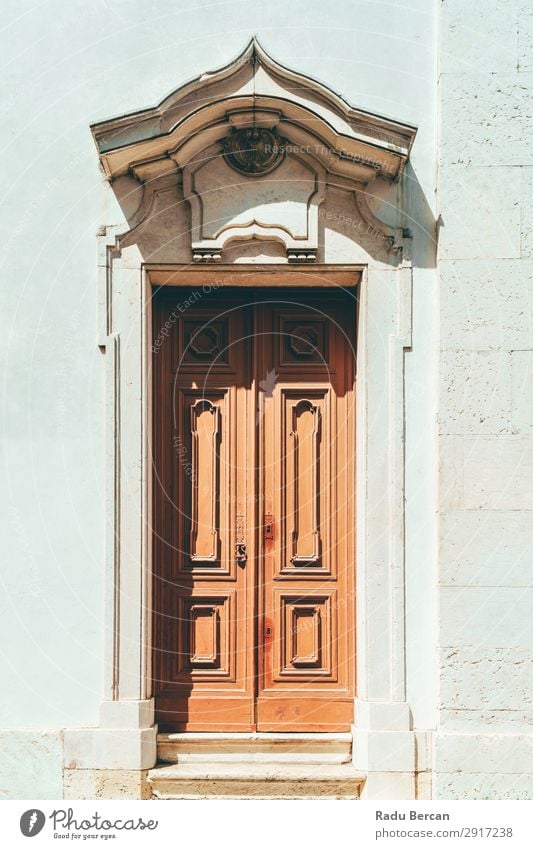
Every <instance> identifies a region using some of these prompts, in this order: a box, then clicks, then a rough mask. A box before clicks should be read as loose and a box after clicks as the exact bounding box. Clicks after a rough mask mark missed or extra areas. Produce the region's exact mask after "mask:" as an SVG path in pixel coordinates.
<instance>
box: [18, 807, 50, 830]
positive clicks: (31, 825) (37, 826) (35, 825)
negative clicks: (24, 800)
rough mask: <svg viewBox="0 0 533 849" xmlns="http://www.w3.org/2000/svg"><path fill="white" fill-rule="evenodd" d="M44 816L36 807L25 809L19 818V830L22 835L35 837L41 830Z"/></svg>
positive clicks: (44, 820)
mask: <svg viewBox="0 0 533 849" xmlns="http://www.w3.org/2000/svg"><path fill="white" fill-rule="evenodd" d="M45 822H46V817H45V815H44V814H43V812H42V811H39V810H38V809H37V808H30V810H29V811H25V812H24V813H23V814H22V816H21V818H20V830H21V832H22V833H23V835H24V837H35V835H36V834H39V832H40V831H42V830H43V827H44V824H45Z"/></svg>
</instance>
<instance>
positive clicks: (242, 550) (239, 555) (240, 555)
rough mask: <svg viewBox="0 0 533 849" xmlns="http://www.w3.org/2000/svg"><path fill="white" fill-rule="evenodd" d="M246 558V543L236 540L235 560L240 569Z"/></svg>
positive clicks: (244, 564)
mask: <svg viewBox="0 0 533 849" xmlns="http://www.w3.org/2000/svg"><path fill="white" fill-rule="evenodd" d="M247 559H248V554H247V553H246V545H245V544H244V543H243V542H238V543H237V545H236V546H235V560H236V561H237V563H238V564H239V566H240V567H241V568H242V569H244V567H245V566H246V561H247Z"/></svg>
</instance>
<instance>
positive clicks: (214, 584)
mask: <svg viewBox="0 0 533 849" xmlns="http://www.w3.org/2000/svg"><path fill="white" fill-rule="evenodd" d="M191 297H192V294H191V293H186V292H183V291H178V292H175V291H174V292H170V293H169V294H165V295H164V296H162V297H160V298H158V299H156V308H155V325H154V334H155V338H158V337H157V334H158V332H159V333H161V330H162V329H163V330H164V328H165V327H166V328H167V331H168V328H169V327H170V330H169V331H168V336H166V337H165V334H164V333H163V338H164V340H165V341H164V343H163V344H162V345H160V346H159V348H156V350H157V351H158V353H157V354H155V355H154V372H155V381H154V386H155V399H156V403H155V412H156V415H155V446H156V449H157V451H156V454H155V466H156V470H157V472H156V485H155V500H154V514H155V515H154V519H155V527H156V531H157V533H156V542H155V549H154V571H155V573H156V574H155V587H154V606H155V612H156V616H155V619H156V632H155V635H154V636H155V652H154V668H155V694H156V705H157V719H158V721H159V723H160V725H161V728H162V729H174V730H182V731H184V730H190V731H205V730H222V731H244V730H250V729H252V728H253V727H254V725H255V720H254V697H255V684H254V633H255V626H254V578H253V574H254V572H253V568H250V569H248V568H247V567H248V563H246V564H243V563H242V562H241V563H239V562H238V561H237V559H236V556H235V554H236V546H237V545H238V544H240V545H244V546H246V545H248V546H249V550H250V555H251V557H252V562H253V537H252V535H251V533H250V531H251V529H252V528H253V523H254V516H253V511H254V509H255V505H254V504H253V503H252V504H251V505H249V504H248V503H247V494H248V492H250V491H251V487H250V485H249V483H248V477H249V476H250V474H252V472H253V464H254V461H253V413H252V411H251V409H249V408H250V405H251V401H252V399H251V391H250V377H249V373H248V372H249V364H250V347H251V344H252V341H251V340H252V337H251V334H250V318H251V312H250V308H248V307H246V305H245V304H244V303H243V299H242V297H238V298H237V299H235V298H232V297H231V296H228V297H227V298H225V299H224V302H223V303H222V301H221V300H220V299H219V298H217V297H216V295H213V296H211V297H210V298H206V301H209V307H208V308H204V309H199V308H198V307H189V308H185V309H184V308H183V305H184V304H187V303H189V302H190V299H191ZM180 306H181V310H180ZM159 338H161V337H159ZM159 400H160V401H161V404H160V406H159V405H158V401H159ZM250 452H251V453H250ZM248 537H250V539H248ZM243 566H246V568H243Z"/></svg>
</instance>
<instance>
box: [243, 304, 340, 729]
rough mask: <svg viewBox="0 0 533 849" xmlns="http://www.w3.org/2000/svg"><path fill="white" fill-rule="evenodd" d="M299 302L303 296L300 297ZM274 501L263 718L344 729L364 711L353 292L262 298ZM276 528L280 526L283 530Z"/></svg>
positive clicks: (267, 483)
mask: <svg viewBox="0 0 533 849" xmlns="http://www.w3.org/2000/svg"><path fill="white" fill-rule="evenodd" d="M294 300H295V301H297V297H295V298H294ZM257 322H258V324H260V326H261V330H260V333H259V338H260V339H261V346H262V352H261V359H262V364H263V369H265V370H267V369H273V373H274V374H275V378H276V379H275V381H274V380H271V384H272V387H271V391H270V392H268V393H264V397H263V399H262V406H261V421H262V428H261V430H262V434H261V435H262V447H261V451H260V460H259V474H260V476H262V478H263V484H262V490H263V493H264V501H265V510H266V513H267V514H268V515H269V518H270V517H271V518H272V520H273V521H272V523H273V527H274V529H275V532H274V534H273V539H269V540H264V541H263V548H262V551H261V552H260V563H261V566H262V570H261V573H260V575H261V577H260V585H261V596H262V600H261V610H262V611H263V627H262V632H263V633H262V639H261V640H260V645H261V649H262V650H261V655H262V662H261V665H260V673H261V674H260V679H259V681H260V687H259V693H258V702H257V713H256V716H257V723H258V728H259V729H261V730H264V731H276V730H283V729H284V730H329V731H333V730H339V729H343V728H347V727H348V725H349V724H350V722H351V721H352V718H353V674H354V669H353V667H354V660H355V656H354V646H353V642H354V639H353V638H354V634H353V627H354V590H353V578H354V556H353V551H354V549H353V547H352V546H353V543H354V538H353V523H354V495H355V490H354V480H355V473H354V459H353V437H352V431H353V428H354V423H355V415H354V389H353V384H354V369H353V350H352V349H351V345H350V339H351V337H352V334H353V329H354V328H355V316H354V308H353V300H352V299H351V298H349V297H346V296H343V295H337V294H335V293H328V294H327V295H326V296H325V297H324V296H322V297H320V296H319V297H313V296H311V295H309V294H306V296H305V298H301V302H300V303H299V304H295V303H292V304H279V305H278V304H275V303H274V304H271V305H269V306H268V307H265V306H263V307H262V308H261V310H260V315H258V316H257ZM276 531H277V532H276Z"/></svg>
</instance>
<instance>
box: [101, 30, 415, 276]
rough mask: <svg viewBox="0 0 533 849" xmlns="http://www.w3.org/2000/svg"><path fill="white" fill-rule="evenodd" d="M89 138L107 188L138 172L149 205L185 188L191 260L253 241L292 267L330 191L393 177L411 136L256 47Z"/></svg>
mask: <svg viewBox="0 0 533 849" xmlns="http://www.w3.org/2000/svg"><path fill="white" fill-rule="evenodd" d="M92 131H93V136H94V139H95V142H96V144H97V147H98V151H99V154H100V159H101V162H102V165H103V167H104V169H105V171H106V173H107V175H108V177H109V179H111V180H113V179H115V178H118V177H120V176H122V175H125V174H133V175H134V176H135V177H136V178H137V179H138V180H139V181H140V182H141V183H142V184H143V185H144V186H145V187H146V189H147V196H148V195H149V196H150V197H151V196H152V195H153V193H154V192H156V191H157V188H158V183H160V184H161V185H163V183H164V184H165V185H168V182H169V179H170V180H171V181H172V179H174V180H176V181H180V182H181V181H182V184H183V193H184V197H185V199H186V201H188V203H189V204H190V209H191V216H192V220H191V250H192V253H193V257H194V258H195V259H196V260H198V261H203V260H207V261H217V260H220V259H222V258H223V252H224V249H225V247H226V246H227V245H228V244H229V243H231V242H234V241H236V240H245V241H246V240H251V239H254V240H268V241H276V242H281V243H282V245H283V246H284V249H285V251H286V255H287V258H288V260H289V261H292V262H299V261H304V262H309V261H313V260H314V259H315V258H316V254H317V248H318V220H319V207H320V204H321V203H322V202H323V201H324V198H325V193H326V187H327V185H328V183H333V184H334V185H336V186H342V187H343V188H346V189H348V190H352V191H356V192H357V191H361V190H364V188H365V187H366V186H368V185H369V184H370V183H371V182H372V181H374V180H375V179H377V178H381V179H386V180H389V181H394V180H397V179H399V177H400V175H401V173H402V169H403V167H404V165H405V162H406V161H407V159H408V156H409V151H410V148H411V146H412V143H413V140H414V137H415V133H416V130H415V128H414V127H411V126H409V125H405V124H401V123H399V122H397V121H393V120H391V119H388V118H384V117H381V116H377V115H372V114H369V113H368V112H364V111H363V110H358V109H355V108H354V107H352V106H350V105H349V104H348V103H346V101H345V100H343V99H342V98H341V97H340V96H339V95H337V94H335V93H334V92H332V91H330V90H329V89H328V88H326V87H325V86H324V85H322V84H321V83H318V82H316V81H315V80H312V79H310V78H309V77H306V76H304V75H302V74H299V73H296V72H294V71H290V70H288V69H287V68H284V67H283V66H281V65H279V64H278V63H277V62H275V61H274V60H273V59H272V58H271V57H270V56H268V54H267V53H266V52H265V51H264V50H263V48H262V47H261V46H260V44H259V43H258V42H257V40H256V39H252V40H251V41H250V43H249V44H248V45H247V47H246V48H245V50H244V51H243V53H242V54H241V55H240V56H238V57H237V58H236V59H235V60H234V61H233V62H231V63H230V64H229V65H227V66H226V67H224V68H222V69H220V70H218V71H214V72H212V73H206V74H202V76H201V77H199V78H198V79H196V80H193V81H192V82H190V83H187V84H186V85H184V86H182V87H181V88H179V89H178V90H177V91H175V92H173V93H172V94H171V95H169V96H168V97H167V98H165V99H164V100H163V101H162V102H161V103H160V104H159V105H158V106H156V107H154V108H152V109H147V110H144V111H142V112H139V113H135V114H132V115H127V116H123V117H121V118H116V119H113V120H111V121H105V122H102V123H99V124H95V125H93V127H92ZM143 207H144V208H145V209H148V207H149V203H148V201H147V198H146V197H145V200H144V205H143Z"/></svg>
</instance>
